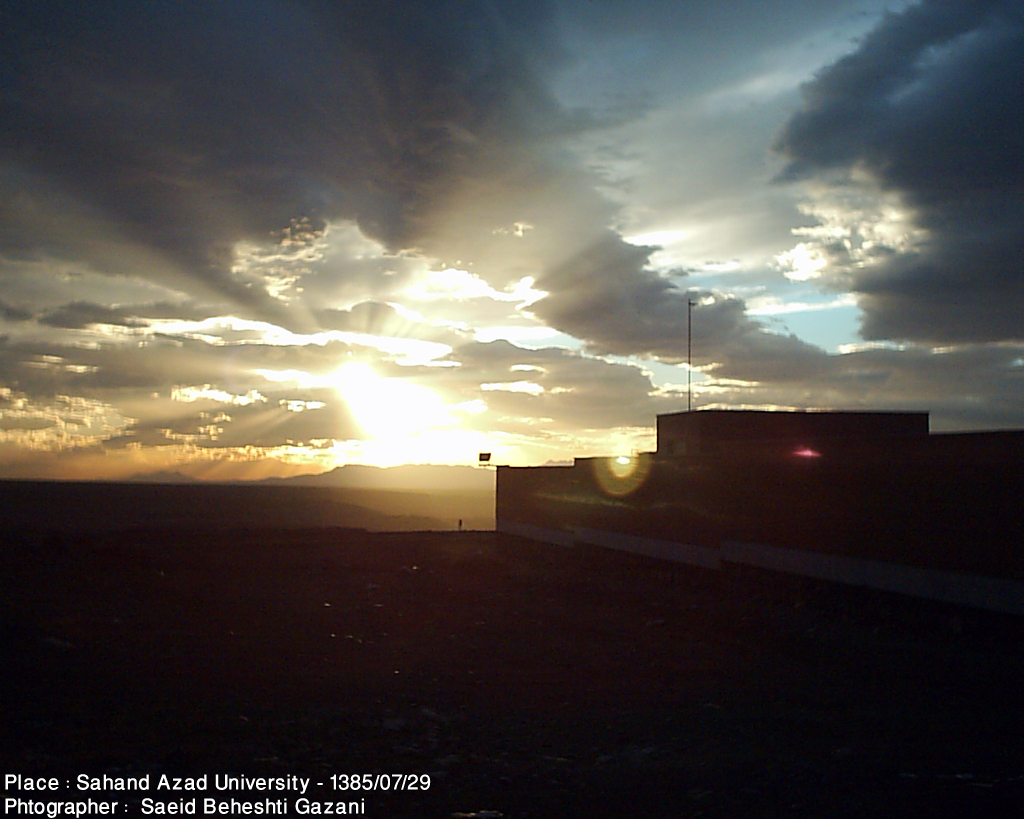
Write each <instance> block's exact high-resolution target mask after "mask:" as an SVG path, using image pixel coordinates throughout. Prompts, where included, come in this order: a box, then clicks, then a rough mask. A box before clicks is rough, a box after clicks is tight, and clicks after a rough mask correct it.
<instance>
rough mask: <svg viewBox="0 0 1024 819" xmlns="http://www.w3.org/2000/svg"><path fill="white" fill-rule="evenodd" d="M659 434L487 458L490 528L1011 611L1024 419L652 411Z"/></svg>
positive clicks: (1019, 549)
mask: <svg viewBox="0 0 1024 819" xmlns="http://www.w3.org/2000/svg"><path fill="white" fill-rule="evenodd" d="M657 433H658V445H657V450H656V451H655V452H651V453H641V454H639V455H631V456H628V457H624V456H615V457H602V458H577V459H576V460H575V462H574V463H573V465H572V466H567V467H525V468H523V467H520V468H517V467H505V466H502V467H498V481H497V501H496V522H497V528H498V530H499V531H503V532H508V533H512V534H519V535H525V536H528V537H533V538H535V539H540V540H547V541H551V542H554V543H562V544H571V543H574V542H589V543H598V544H600V545H605V546H611V547H614V548H622V549H627V550H631V551H636V552H641V553H645V554H649V555H654V556H658V557H663V558H668V559H672V560H680V561H683V562H690V563H695V564H698V565H703V566H708V567H711V568H716V567H718V566H720V565H722V564H723V563H729V562H741V563H749V564H753V565H758V566H761V567H762V568H768V569H776V570H781V571H788V572H795V573H798V574H806V575H810V576H816V577H822V578H825V579H832V580H839V581H842V582H849V583H855V584H858V585H868V586H874V587H880V588H889V589H891V590H894V591H903V592H906V593H910V594H918V595H920V596H923V597H933V598H937V599H943V600H950V601H954V602H960V603H967V604H969V605H975V606H982V607H987V608H995V609H999V610H1005V611H1014V612H1018V613H1021V614H1024V522H1022V517H1024V516H1021V514H1020V512H1019V507H1020V502H1021V498H1022V497H1024V468H1022V467H1024V431H1007V432H978V433H956V434H929V426H928V414H927V413H924V412H825V411H797V412H769V411H750V410H698V411H694V412H682V413H673V414H670V415H661V416H658V418H657Z"/></svg>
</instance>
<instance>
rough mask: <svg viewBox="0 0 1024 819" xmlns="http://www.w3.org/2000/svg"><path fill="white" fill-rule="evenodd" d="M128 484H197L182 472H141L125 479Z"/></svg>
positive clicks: (195, 480)
mask: <svg viewBox="0 0 1024 819" xmlns="http://www.w3.org/2000/svg"><path fill="white" fill-rule="evenodd" d="M124 480H125V481H127V482H128V483H199V481H198V480H197V479H196V478H193V477H192V476H191V475H186V474H184V473H183V472H168V471H166V470H161V471H160V472H143V473H139V474H136V475H132V476H131V477H130V478H125V479H124Z"/></svg>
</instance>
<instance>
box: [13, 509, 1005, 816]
mask: <svg viewBox="0 0 1024 819" xmlns="http://www.w3.org/2000/svg"><path fill="white" fill-rule="evenodd" d="M0 568H2V587H3V598H2V603H0V638H2V640H0V653H2V655H3V661H4V665H5V666H6V669H7V670H6V671H5V672H4V675H3V682H2V689H0V696H2V705H0V707H2V709H3V732H4V734H3V737H2V746H0V773H2V774H6V773H20V774H25V775H33V776H42V775H57V776H74V775H77V774H79V773H93V774H102V773H113V774H117V775H122V776H123V775H142V774H145V773H149V774H151V775H153V776H156V775H159V774H161V773H168V774H175V775H185V774H190V775H200V774H203V773H207V774H210V775H211V776H212V775H213V774H214V773H227V772H233V773H245V774H249V775H254V774H263V775H268V776H284V775H291V774H295V775H299V776H303V777H311V778H319V780H320V781H324V780H325V778H326V777H330V775H331V774H349V773H374V772H383V773H417V774H424V773H425V774H429V775H430V782H431V786H430V788H429V790H426V791H419V792H401V793H397V792H387V793H383V792H376V793H368V794H367V793H364V794H363V797H364V799H365V815H367V816H374V817H381V818H383V817H451V816H458V815H474V814H476V815H477V816H478V817H486V816H492V817H493V816H497V815H499V814H500V815H503V816H504V817H508V818H510V819H527V817H562V816H580V817H633V816H636V817H666V818H667V817H696V816H713V817H732V816H750V817H771V816H780V817H781V816H786V817H790V816H792V817H797V816H807V817H837V816H849V817H868V816H898V817H914V816H922V817H935V816H960V817H963V816H985V817H1000V816H1011V815H1021V814H1020V813H1019V811H1020V810H1021V809H1022V807H1024V697H1021V696H1020V692H1021V691H1022V690H1024V642H1022V639H1021V637H1022V635H1024V628H1022V627H1021V625H1022V624H1021V623H1020V622H1019V621H1015V620H1013V619H1008V618H996V617H992V616H990V615H982V614H980V613H975V612H970V611H962V610H956V609H952V608H947V607H941V606H932V605H926V604H922V603H915V602H910V601H907V600H902V599H898V598H894V597H890V596H886V595H880V594H869V593H866V592H859V591H855V590H841V589H837V588H835V587H829V586H824V585H818V584H810V583H805V582H801V581H797V580H794V579H787V578H785V577H782V576H778V575H768V574H752V573H751V574H747V573H742V574H741V573H735V572H730V573H711V572H705V571H701V570H697V569H691V568H687V567H683V566H676V565H669V564H665V563H661V562H657V561H652V560H646V559H642V558H637V557H633V556H629V555H624V554H617V553H612V552H608V551H604V550H600V549H597V548H590V547H586V548H573V549H565V548H561V547H553V546H546V545H541V544H536V543H531V542H529V541H525V540H519V539H514V538H503V537H500V536H498V535H495V534H494V533H491V532H462V533H455V532H448V533H397V534H367V533H365V532H356V531H348V530H340V529H337V530H316V531H314V530H310V531H295V530H292V531H285V530H266V529H264V530H239V531H233V532H231V531H217V532H206V533H203V532H201V531H199V532H192V533H183V532H181V531H177V532H175V531H161V530H149V531H147V530H142V529H136V530H130V531H126V532H121V533H118V534H110V533H107V534H104V533H92V534H88V535H77V536H76V535H74V534H68V533H63V534H60V533H54V534H52V535H45V534H41V533H24V532H23V533H21V534H19V535H17V536H15V537H14V538H13V542H7V543H4V545H3V547H2V552H0ZM322 795H323V794H321V796H322ZM128 807H129V812H128V813H126V814H124V815H139V814H138V805H137V804H136V803H134V802H130V803H129V806H128Z"/></svg>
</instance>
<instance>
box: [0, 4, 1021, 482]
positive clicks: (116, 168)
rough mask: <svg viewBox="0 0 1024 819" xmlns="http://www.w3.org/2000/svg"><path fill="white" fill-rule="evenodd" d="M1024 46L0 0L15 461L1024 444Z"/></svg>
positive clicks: (529, 20) (934, 12)
mask: <svg viewBox="0 0 1024 819" xmlns="http://www.w3.org/2000/svg"><path fill="white" fill-rule="evenodd" d="M1022 40H1024V4H1022V3H1021V2H1020V0H1012V1H1011V0H931V1H930V2H921V3H916V2H879V1H877V0H775V2H770V3H768V2H763V0H691V2H686V3H680V2H678V0H638V2H634V3H630V4H626V3H621V2H618V0H551V2H541V1H540V0H516V1H515V2H506V1H505V0H492V2H485V1H484V0H479V2H474V1H473V0H450V1H448V0H442V1H441V2H438V0H430V1H429V2H427V1H426V0H403V1H402V2H387V0H378V1H377V2H374V3H366V2H362V0H358V1H357V0H288V1H287V2H285V0H244V2H243V1H242V0H223V2H217V3H207V2H191V1H190V0H179V1H178V2H174V3H164V2H143V1H142V0H132V1H131V2H119V1H118V0H110V1H109V2H103V3H80V2H64V1H63V0H34V2H31V3H3V4H2V5H0V477H8V478H10V477H18V478H67V479H116V478H126V477H130V476H136V475H140V474H146V473H154V472H169V471H170V472H181V473H184V474H187V475H191V476H192V477H196V478H203V479H210V480H226V479H257V478H265V477H270V476H287V475H293V474H300V473H315V472H321V471H325V470H328V469H332V468H335V467H337V466H343V465H346V464H357V463H361V464H372V465H379V466H390V465H396V464H402V463H437V464H475V463H476V462H477V456H478V453H480V452H490V453H492V463H507V464H513V465H534V464H544V463H558V462H565V461H569V460H571V459H572V458H573V457H575V456H589V455H613V454H618V453H628V452H634V451H643V450H650V449H653V448H654V446H655V441H654V420H655V416H656V415H657V414H659V413H666V412H676V411H680V410H685V409H686V408H687V406H688V402H690V404H689V405H692V406H693V407H694V408H697V409H699V408H711V407H717V408H750V407H756V408H779V409H803V408H816V409H862V410H867V409H877V410H914V411H922V410H924V411H929V412H930V413H931V416H930V417H931V426H932V430H933V431H952V430H978V429H1007V428H1020V427H1024V400H1022V399H1024V277H1022V272H1024V271H1022V265H1024V230H1022V227H1024V122H1022V111H1024V105H1022V102H1024V100H1022V95H1024V77H1022V74H1024V61H1022V60H1021V59H1020V54H1021V53H1024V42H1022ZM691 321H692V323H691ZM688 361H690V362H692V369H691V368H689V367H688V364H687V362H688Z"/></svg>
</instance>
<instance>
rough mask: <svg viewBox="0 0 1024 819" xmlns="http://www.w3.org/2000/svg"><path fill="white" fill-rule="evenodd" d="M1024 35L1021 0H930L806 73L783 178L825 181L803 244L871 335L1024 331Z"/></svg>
mask: <svg viewBox="0 0 1024 819" xmlns="http://www.w3.org/2000/svg"><path fill="white" fill-rule="evenodd" d="M1022 49H1024V12H1022V10H1021V6H1020V4H1019V3H1018V2H1015V0H988V1H987V2H974V0H970V2H968V0H931V1H930V2H923V3H921V4H920V5H915V6H912V7H910V8H908V9H907V10H905V11H903V12H901V13H899V14H890V15H888V16H887V17H886V18H885V19H884V21H883V22H882V23H881V24H880V25H879V26H878V28H877V29H876V30H875V31H873V32H872V33H871V35H870V36H868V37H867V38H865V40H864V42H863V43H862V44H861V46H860V47H859V48H858V49H857V51H855V52H854V53H853V54H851V55H849V56H847V57H845V58H843V59H841V60H839V61H838V62H836V63H834V64H833V65H831V66H829V67H828V68H826V69H824V70H822V71H821V72H820V73H819V74H818V76H817V77H816V78H815V79H814V80H813V81H812V82H810V83H809V84H808V85H807V86H805V88H804V99H805V103H804V108H803V110H802V111H800V112H799V113H797V114H796V115H794V116H793V117H792V118H791V119H790V120H789V122H788V123H787V124H786V126H785V127H784V128H783V130H782V132H781V134H780V135H779V137H778V140H777V142H776V148H777V150H778V151H779V152H780V153H781V154H782V155H783V157H785V159H786V162H787V164H786V167H785V169H784V170H783V172H782V174H781V177H780V178H781V179H782V180H783V181H787V182H804V183H811V187H810V191H811V202H810V204H809V205H808V212H809V213H810V215H812V216H815V217H816V218H817V219H818V222H819V225H820V226H821V227H822V228H823V229H822V230H821V231H820V232H818V233H817V234H815V233H814V232H813V231H812V232H811V234H810V241H809V242H806V243H804V251H805V252H810V253H814V254H817V259H818V260H819V271H818V274H817V275H820V276H822V277H824V279H825V280H826V281H828V282H830V283H831V284H833V285H834V286H838V287H841V288H847V289H849V290H851V291H853V292H855V293H857V294H858V295H859V304H860V306H861V308H862V310H863V311H864V320H863V325H862V334H863V335H864V337H865V338H868V339H900V340H915V341H923V342H936V343H942V342H968V341H977V342H984V341H1006V340H1019V339H1021V338H1022V337H1024V325H1022V323H1021V321H1020V318H1019V317H1020V315H1021V314H1022V311H1024V275H1022V270H1021V259H1022V258H1024V232H1022V231H1021V229H1020V227H1021V223H1022V221H1024V114H1022V112H1024V63H1022V62H1021V60H1020V54H1021V51H1022Z"/></svg>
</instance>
